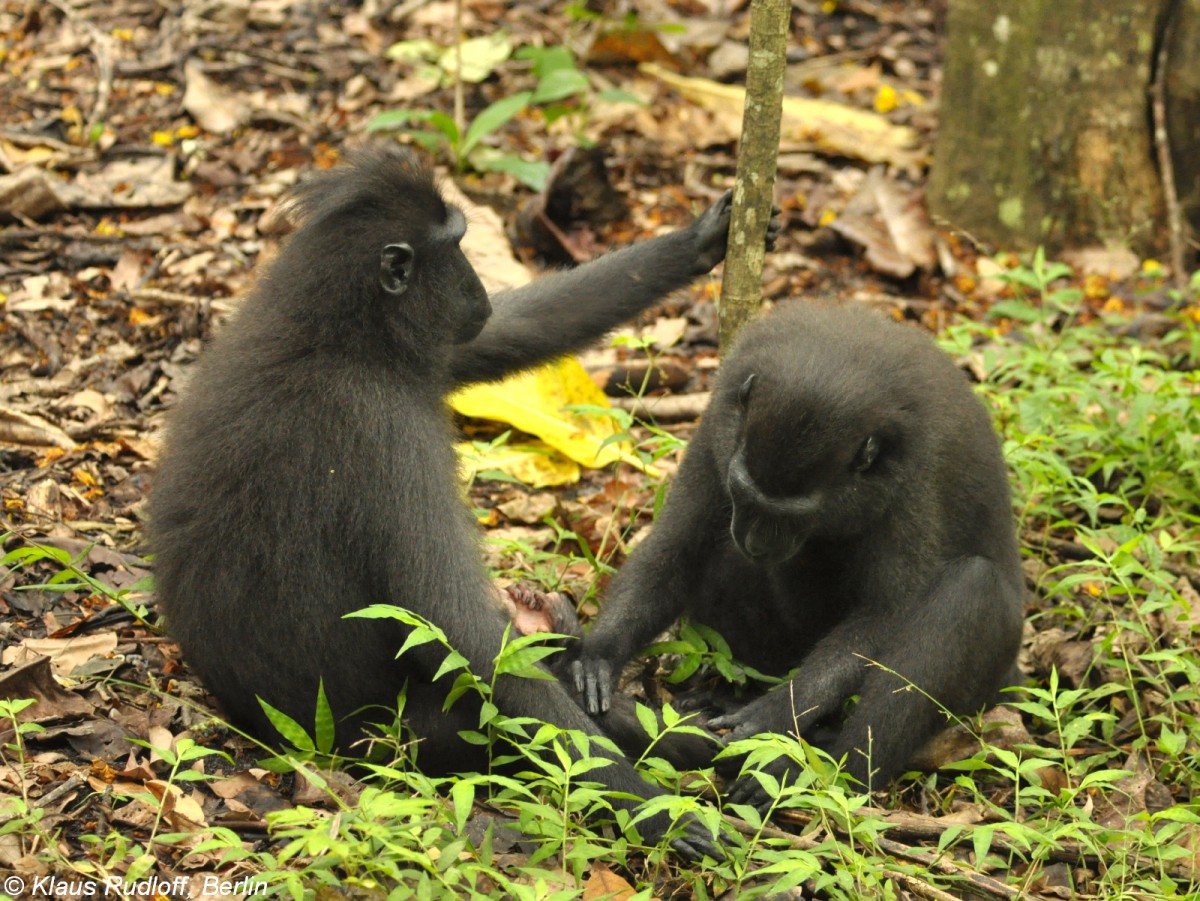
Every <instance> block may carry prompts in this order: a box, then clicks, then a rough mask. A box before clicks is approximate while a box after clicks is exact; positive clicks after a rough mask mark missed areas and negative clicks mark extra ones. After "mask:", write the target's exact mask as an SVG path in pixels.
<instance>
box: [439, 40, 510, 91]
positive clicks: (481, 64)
mask: <svg viewBox="0 0 1200 901" xmlns="http://www.w3.org/2000/svg"><path fill="white" fill-rule="evenodd" d="M460 48H461V52H460V51H459V50H456V49H455V48H454V47H448V48H447V49H446V50H445V51H444V52H443V53H442V55H441V57H440V58H439V59H438V65H439V66H441V67H442V71H443V72H445V73H446V75H448V76H449V77H450V78H455V77H458V76H459V75H461V77H462V80H463V81H465V82H469V83H470V84H476V83H478V82H481V81H483V80H484V79H485V78H487V77H488V76H490V75H491V74H492V73H493V72H495V71H496V68H497V67H498V66H499V65H500V64H501V63H502V62H504V61H505V60H506V59H508V58H509V57H510V56H512V52H513V43H512V39H511V38H509V36H508V35H507V34H506V33H504V32H503V31H494V32H492V33H491V34H487V35H484V36H483V37H478V38H470V39H468V40H465V41H463V42H462V44H461V45H460ZM460 60H461V65H462V68H461V71H460V69H459V64H460Z"/></svg>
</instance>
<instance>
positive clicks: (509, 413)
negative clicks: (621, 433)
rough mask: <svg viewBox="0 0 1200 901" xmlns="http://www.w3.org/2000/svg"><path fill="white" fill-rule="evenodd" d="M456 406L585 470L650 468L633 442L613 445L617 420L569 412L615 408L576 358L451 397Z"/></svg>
mask: <svg viewBox="0 0 1200 901" xmlns="http://www.w3.org/2000/svg"><path fill="white" fill-rule="evenodd" d="M450 406H451V407H453V408H454V409H455V410H457V411H458V412H459V413H462V414H463V415H464V416H474V417H477V418H479V419H495V420H499V421H500V422H506V423H508V424H509V425H512V426H515V427H516V428H518V429H520V430H521V431H522V432H528V433H529V434H530V435H536V436H537V437H539V438H541V439H542V440H543V441H545V442H546V443H547V444H549V445H550V446H551V447H553V448H556V449H557V450H559V451H562V453H564V454H566V455H567V456H568V457H570V458H571V459H572V460H575V461H576V462H578V463H581V464H583V465H584V466H590V467H593V468H596V469H598V468H600V467H602V466H607V465H608V464H610V463H615V462H617V461H618V460H624V461H625V462H626V463H629V464H631V465H633V466H636V467H638V468H639V469H641V468H644V467H643V466H642V463H641V461H640V460H639V459H638V458H637V457H636V456H635V455H634V454H633V453H631V451H630V447H629V444H628V442H613V441H611V440H610V439H612V437H613V436H614V435H616V434H617V426H616V423H615V422H614V421H613V420H612V419H611V418H609V417H607V416H603V415H595V414H584V413H577V412H574V411H572V410H568V409H566V408H567V407H572V406H592V407H604V408H608V407H609V406H610V405H609V402H608V398H607V397H605V396H604V392H602V391H601V390H600V389H599V388H598V387H596V383H595V382H593V381H592V379H591V377H590V376H589V375H588V374H587V372H586V371H585V370H584V368H583V367H582V366H580V365H579V362H578V361H577V360H575V359H574V358H573V357H564V358H562V359H560V360H557V361H555V362H553V363H547V364H546V365H545V366H541V367H539V368H537V369H534V370H531V371H529V372H523V373H519V374H517V375H515V376H511V377H509V378H507V379H505V380H504V381H502V382H490V383H487V384H482V385H469V386H468V387H466V388H463V389H461V390H460V391H456V392H455V393H454V394H452V395H451V396H450ZM606 442H609V443H606Z"/></svg>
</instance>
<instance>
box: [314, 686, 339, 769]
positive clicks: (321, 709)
mask: <svg viewBox="0 0 1200 901" xmlns="http://www.w3.org/2000/svg"><path fill="white" fill-rule="evenodd" d="M313 732H314V738H315V739H316V745H317V750H318V751H320V752H321V753H322V754H328V753H330V752H331V751H332V750H333V741H334V736H335V734H336V732H337V727H336V723H335V722H334V719H333V708H332V707H330V706H329V698H328V697H327V696H326V694H325V680H324V679H322V680H321V681H320V682H318V683H317V712H316V716H315V721H314V723H313Z"/></svg>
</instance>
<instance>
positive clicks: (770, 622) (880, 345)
mask: <svg viewBox="0 0 1200 901" xmlns="http://www.w3.org/2000/svg"><path fill="white" fill-rule="evenodd" d="M1023 590H1024V589H1023V581H1022V575H1021V569H1020V563H1019V556H1018V550H1017V544H1016V538H1015V531H1014V527H1013V519H1012V507H1011V501H1010V497H1009V488H1008V482H1007V477H1006V473H1005V468H1004V461H1003V459H1002V457H1001V453H1000V446H999V442H998V441H997V438H996V435H995V432H994V431H993V429H992V425H991V422H990V420H989V418H988V414H987V411H986V410H985V409H984V408H983V406H982V405H981V404H980V403H979V401H978V400H977V399H976V398H975V396H974V395H973V393H972V392H971V390H970V388H969V386H968V384H967V381H966V379H965V378H964V377H963V375H962V374H961V373H960V372H958V371H957V369H956V368H955V367H954V365H953V363H952V362H951V361H950V360H949V359H948V358H947V357H946V355H945V354H943V353H941V351H939V350H938V349H937V347H936V346H935V345H934V344H933V342H932V341H930V340H929V338H928V337H927V336H925V335H923V334H921V333H920V332H919V331H918V330H917V329H915V328H909V327H905V326H901V325H899V324H897V323H895V322H891V321H889V320H886V319H884V318H883V317H880V316H877V315H875V314H873V313H870V312H869V311H866V310H862V309H855V308H852V307H833V306H825V305H817V304H811V303H794V304H791V305H789V306H787V307H785V308H782V309H779V310H777V311H775V312H773V313H770V314H768V315H766V316H764V317H763V318H762V319H761V320H760V321H758V322H755V323H753V324H751V325H750V326H748V327H747V328H746V329H745V331H744V332H743V334H742V335H741V337H740V338H739V340H738V342H737V344H736V346H735V348H734V350H733V352H732V353H730V354H729V356H728V358H727V359H726V360H725V361H724V363H723V364H722V367H721V373H720V376H719V378H718V381H717V385H716V388H715V391H714V394H713V400H712V404H711V406H710V407H709V409H708V411H707V412H706V413H705V415H704V419H703V421H702V423H701V425H700V428H699V430H698V431H697V433H696V436H695V439H694V440H693V441H692V443H691V446H690V448H689V449H688V453H687V457H686V459H685V460H684V463H683V465H682V466H681V467H680V470H679V475H678V477H677V479H676V481H675V484H674V485H673V486H672V488H671V493H670V495H669V499H668V502H667V504H666V507H665V508H664V510H663V512H662V515H661V517H660V518H659V520H658V522H657V523H656V524H655V526H654V529H653V531H652V532H651V534H650V535H649V537H648V539H647V540H646V541H645V542H644V543H643V544H642V545H641V546H640V547H639V548H638V549H637V550H636V551H635V552H634V553H633V555H632V556H631V558H630V560H629V561H628V563H627V564H626V565H625V566H624V567H623V568H622V569H621V571H620V572H619V573H618V574H617V576H616V577H615V579H614V580H613V583H612V585H611V587H610V590H609V593H608V599H607V602H606V603H605V604H604V606H603V609H602V615H601V617H600V620H599V622H598V623H597V625H596V627H595V628H594V629H593V630H592V632H591V634H590V635H589V636H588V637H587V638H585V640H584V643H583V647H582V650H581V657H580V659H579V660H578V661H577V662H576V663H574V664H573V668H574V671H575V674H576V679H577V682H578V688H579V689H580V690H581V691H583V692H584V696H585V703H586V704H587V706H588V707H589V709H591V710H598V709H601V708H602V707H604V706H605V705H606V703H607V699H608V698H609V697H610V696H611V688H612V683H613V678H614V675H615V674H616V673H617V672H619V669H620V667H621V665H622V664H623V663H624V662H625V661H626V660H628V659H629V658H630V657H631V656H632V655H633V654H634V653H635V652H636V651H637V650H638V649H639V648H640V647H642V646H643V645H644V644H646V643H647V642H648V641H650V640H651V639H653V638H654V636H655V635H656V634H657V633H658V632H660V631H661V630H662V629H664V628H665V627H666V626H668V625H669V624H670V623H671V621H672V620H673V619H675V617H677V616H678V615H679V614H681V613H687V614H688V615H690V616H692V617H694V618H695V619H697V620H698V621H700V622H703V623H706V624H708V625H710V626H712V627H714V628H715V629H717V630H718V631H719V632H720V633H721V634H722V635H723V636H724V637H725V638H726V640H727V641H728V642H729V644H730V646H731V648H732V650H733V653H734V655H735V656H736V657H738V658H739V659H741V660H743V661H744V662H746V663H748V664H750V665H751V666H754V667H756V668H757V669H759V670H761V671H763V672H766V673H769V674H773V675H777V676H783V675H786V674H787V673H788V672H789V671H790V670H792V668H793V667H796V666H799V670H798V672H797V673H796V675H795V676H794V678H792V679H791V681H790V683H787V684H785V685H782V686H779V687H778V688H776V689H774V690H773V691H771V692H768V693H767V694H765V695H763V696H762V697H761V698H758V699H757V700H754V701H752V702H751V703H749V704H747V705H746V706H745V707H743V708H742V709H741V710H739V711H737V712H736V713H733V714H730V715H727V716H724V717H720V718H718V719H716V720H714V721H713V722H712V723H710V725H711V726H713V727H716V728H723V727H727V728H731V729H732V730H733V731H732V734H731V735H729V736H727V737H728V738H730V739H737V738H741V737H744V736H747V735H752V734H755V733H758V732H780V733H783V732H789V733H793V734H803V735H805V736H806V737H810V738H814V737H815V736H818V735H825V736H826V739H825V740H824V741H821V740H819V739H817V740H818V743H822V744H824V746H825V747H826V748H827V749H828V750H829V751H830V752H831V753H832V754H834V755H835V756H841V755H843V754H846V755H848V756H847V762H846V766H847V769H848V771H849V772H850V773H851V774H852V775H853V776H855V777H856V778H858V779H859V780H860V781H862V782H863V783H865V784H874V785H875V786H877V787H878V786H879V785H880V784H882V783H883V782H884V781H885V780H888V779H890V778H891V777H893V776H895V775H896V774H898V773H899V772H901V771H903V768H904V766H905V764H906V763H908V761H909V760H910V759H911V757H912V755H913V753H914V752H915V751H916V750H917V749H918V748H919V747H920V746H921V745H922V744H923V743H924V742H925V740H926V739H928V738H929V737H931V736H932V735H933V734H934V733H935V732H936V731H937V730H938V729H939V728H940V727H941V726H942V725H943V724H944V718H943V716H942V714H941V713H940V712H939V711H938V709H937V707H936V706H935V705H934V704H933V703H932V702H931V701H929V700H927V699H926V698H925V697H924V696H923V695H922V694H921V693H920V692H917V691H914V690H903V686H904V684H905V683H904V682H903V681H902V680H901V679H900V678H897V676H895V675H892V674H891V673H889V672H886V671H885V670H883V669H880V668H878V667H873V666H870V665H869V664H868V663H867V662H866V661H864V660H863V659H862V658H868V659H870V660H874V661H878V662H879V663H881V664H883V665H884V666H886V667H889V668H891V669H893V670H895V671H896V672H897V673H899V674H900V676H901V677H904V678H906V679H908V680H911V681H912V682H913V683H914V684H916V685H917V686H918V687H919V688H921V689H923V690H924V691H925V692H928V693H929V694H930V695H932V696H933V697H934V698H936V699H937V700H938V701H939V702H941V703H942V704H944V705H945V706H946V707H947V708H948V709H950V710H952V711H954V712H956V713H959V714H971V713H975V712H976V711H977V710H979V709H981V708H982V707H984V706H985V705H987V704H989V703H992V702H994V700H995V698H996V696H997V691H998V689H999V688H1000V687H1001V685H1002V683H1004V682H1005V680H1006V679H1007V678H1011V676H1012V675H1013V673H1014V670H1013V665H1014V661H1015V658H1016V653H1017V649H1018V645H1019V642H1020V637H1021V627H1022V615H1023V600H1022V599H1023ZM858 655H861V657H860V656H858ZM855 694H857V695H859V701H858V704H857V706H855V707H854V708H853V710H852V712H851V713H850V715H849V717H848V718H847V720H846V721H845V723H844V724H842V725H841V726H840V728H838V727H837V723H836V719H837V717H838V716H839V715H840V714H841V712H842V710H843V705H844V702H845V701H846V699H847V698H849V697H850V696H851V695H855ZM831 719H832V722H833V723H834V732H833V737H832V739H829V738H828V735H829V732H828V729H822V730H821V731H819V732H818V731H817V730H815V729H814V727H815V726H818V725H821V726H828V725H829V724H830V722H831ZM822 721H824V722H822ZM866 755H869V756H866ZM731 798H732V799H733V800H735V801H739V802H745V803H754V804H756V805H759V806H763V805H764V804H765V802H766V801H768V800H769V799H767V798H766V797H765V795H764V793H763V792H762V790H761V788H760V786H759V783H758V781H757V780H755V779H753V778H744V779H742V780H741V781H740V782H739V783H738V784H737V785H735V787H734V789H733V791H732V793H731Z"/></svg>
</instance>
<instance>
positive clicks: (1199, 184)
mask: <svg viewBox="0 0 1200 901" xmlns="http://www.w3.org/2000/svg"><path fill="white" fill-rule="evenodd" d="M1171 2H1172V3H1173V4H1174V6H1175V12H1176V14H1175V15H1174V16H1173V17H1171V19H1169V20H1168V23H1167V33H1166V35H1165V37H1164V41H1165V44H1166V55H1167V64H1166V72H1165V79H1164V81H1165V86H1166V100H1167V136H1168V138H1169V139H1170V146H1171V160H1172V164H1173V165H1174V168H1175V187H1176V190H1177V191H1178V192H1179V203H1180V206H1181V207H1182V212H1183V217H1184V219H1185V220H1186V222H1187V223H1188V224H1189V225H1190V227H1191V236H1190V237H1191V240H1192V243H1191V246H1192V248H1193V249H1194V248H1195V247H1196V243H1195V238H1196V235H1197V234H1198V233H1200V59H1197V51H1198V50H1200V0H1171ZM1191 260H1192V261H1193V264H1194V260H1195V255H1194V254H1193V255H1192V256H1191Z"/></svg>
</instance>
